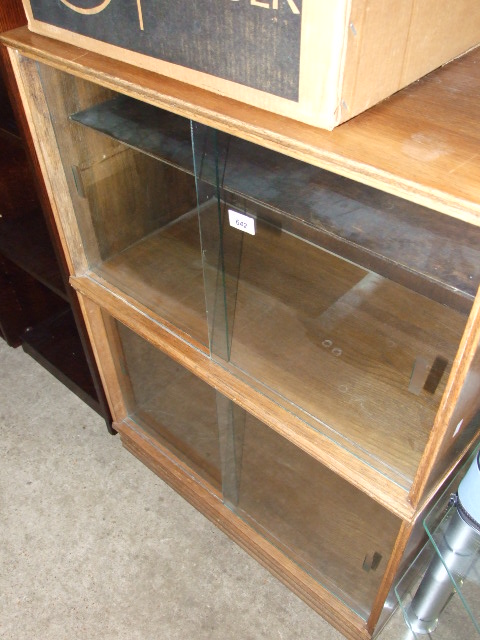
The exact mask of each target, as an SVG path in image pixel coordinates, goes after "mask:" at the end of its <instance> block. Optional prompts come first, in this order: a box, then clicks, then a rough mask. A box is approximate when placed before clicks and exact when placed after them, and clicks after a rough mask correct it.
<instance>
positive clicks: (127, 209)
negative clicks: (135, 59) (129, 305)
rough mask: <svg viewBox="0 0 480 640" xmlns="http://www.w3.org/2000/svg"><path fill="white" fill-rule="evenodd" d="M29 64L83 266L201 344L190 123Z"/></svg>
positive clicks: (203, 322) (205, 338)
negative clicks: (36, 77)
mask: <svg viewBox="0 0 480 640" xmlns="http://www.w3.org/2000/svg"><path fill="white" fill-rule="evenodd" d="M39 69H40V77H41V80H42V84H43V87H44V91H45V94H46V97H47V101H48V104H49V109H50V112H51V116H52V122H53V126H54V129H55V133H56V136H57V141H58V144H59V148H60V152H61V156H62V161H63V164H64V169H65V174H66V177H67V181H68V183H69V186H70V190H71V194H72V199H73V203H74V207H75V212H76V218H77V224H78V227H79V231H80V234H81V237H82V240H83V243H84V249H85V253H86V256H87V260H88V264H89V268H90V270H91V272H93V273H94V274H96V275H97V276H99V277H100V278H102V279H103V280H104V281H105V282H106V283H107V286H110V285H111V286H113V287H115V288H116V289H118V290H120V292H123V293H125V294H127V295H128V296H130V297H131V298H133V299H134V300H135V301H138V302H139V303H140V304H141V305H143V306H144V307H146V308H147V309H148V310H151V311H152V312H153V313H154V314H157V315H158V316H160V318H161V319H162V320H164V321H165V323H167V324H168V325H170V326H171V327H174V328H175V329H174V330H175V331H176V332H177V333H179V334H180V335H183V334H184V335H185V337H186V339H187V340H189V341H191V342H193V343H194V344H196V343H198V344H199V345H203V346H204V347H206V345H208V332H207V322H206V309H205V294H204V288H203V273H202V261H201V249H200V236H199V228H198V216H197V197H196V189H195V178H194V175H193V159H192V150H191V136H190V122H189V121H188V120H186V119H184V118H180V117H178V116H175V115H173V114H170V113H168V112H165V111H162V110H161V109H158V108H156V107H152V106H151V105H147V104H144V103H142V102H139V101H137V100H134V99H132V98H129V97H126V96H122V95H120V94H117V93H115V92H113V91H109V90H106V89H103V88H101V87H97V86H96V85H93V84H92V83H89V82H86V81H84V80H81V79H78V78H75V77H74V76H71V75H69V74H66V73H62V72H59V71H57V70H55V69H51V68H49V67H46V66H42V65H39Z"/></svg>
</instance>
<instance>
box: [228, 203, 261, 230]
mask: <svg viewBox="0 0 480 640" xmlns="http://www.w3.org/2000/svg"><path fill="white" fill-rule="evenodd" d="M228 221H229V223H230V226H231V227H235V229H240V231H244V232H245V233H249V234H250V235H251V236H254V235H255V218H251V217H250V216H246V215H245V214H244V213H239V212H238V211H234V210H233V209H229V210H228Z"/></svg>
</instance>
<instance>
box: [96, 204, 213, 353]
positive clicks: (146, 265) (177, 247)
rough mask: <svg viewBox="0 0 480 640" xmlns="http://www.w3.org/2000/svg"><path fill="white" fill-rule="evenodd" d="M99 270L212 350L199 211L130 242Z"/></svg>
mask: <svg viewBox="0 0 480 640" xmlns="http://www.w3.org/2000/svg"><path fill="white" fill-rule="evenodd" d="M93 271H94V272H95V273H97V274H98V275H99V276H101V277H102V278H103V279H104V280H105V281H106V282H107V283H111V284H113V285H114V286H115V287H117V288H118V289H119V290H120V291H123V292H124V293H127V295H129V296H131V297H132V298H133V299H135V300H137V301H138V302H141V303H142V304H143V305H144V306H146V307H147V308H148V309H151V310H152V311H153V312H155V313H156V314H159V315H160V316H162V318H164V319H165V320H166V321H167V322H168V323H170V324H172V325H175V326H176V327H177V328H178V329H179V330H180V331H181V332H183V333H185V334H186V335H187V336H189V337H190V339H191V340H193V342H194V343H198V344H199V345H200V346H201V348H202V347H203V349H204V350H207V349H208V329H207V316H206V309H205V294H204V291H203V271H202V259H201V248H200V237H199V232H198V219H197V212H196V210H195V211H192V212H189V213H187V214H185V215H184V216H182V217H181V218H179V219H177V220H175V221H174V222H173V223H171V224H170V225H167V226H166V227H163V228H161V229H159V230H158V231H156V232H154V233H152V234H150V235H148V236H147V237H145V238H143V239H142V240H140V241H138V242H136V243H135V244H133V245H131V246H129V247H127V248H126V249H124V250H123V251H122V252H120V253H118V254H116V255H114V256H113V257H111V258H109V259H108V260H106V261H105V262H102V263H100V264H99V265H98V266H96V267H95V268H94V269H93Z"/></svg>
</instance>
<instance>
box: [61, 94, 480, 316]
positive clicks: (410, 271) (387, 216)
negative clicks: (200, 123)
mask: <svg viewBox="0 0 480 640" xmlns="http://www.w3.org/2000/svg"><path fill="white" fill-rule="evenodd" d="M71 118H72V120H74V121H75V122H78V123H80V124H83V125H84V126H87V127H89V128H91V129H94V130H95V131H98V132H101V133H103V134H105V135H108V136H109V137H111V138H113V139H115V140H117V141H120V142H123V143H124V144H126V145H128V146H129V147H131V148H133V149H135V150H137V151H141V152H142V153H146V154H147V155H150V156H152V157H154V158H157V159H159V160H161V161H162V162H166V163H168V164H172V165H174V166H175V167H177V168H179V169H181V170H183V171H186V172H187V173H193V159H192V142H191V139H190V123H189V121H188V120H187V119H185V118H182V117H180V116H176V115H175V114H172V113H169V112H166V111H159V110H158V109H157V108H155V107H153V106H151V105H149V104H145V103H142V102H140V101H139V100H135V99H133V98H129V97H127V96H118V97H116V98H114V99H112V100H108V101H107V102H104V103H100V104H97V105H95V106H93V107H91V108H89V109H86V110H84V111H82V112H79V113H76V114H74V115H72V116H71ZM200 137H201V136H200ZM212 137H213V133H212V134H211V135H210V136H208V134H207V135H205V140H204V144H203V145H202V148H201V149H197V150H196V152H197V156H198V158H197V159H198V165H199V166H198V171H199V176H200V179H201V180H202V181H205V182H207V183H208V184H212V185H213V184H214V182H215V177H216V169H217V167H218V172H219V174H220V175H221V176H222V188H223V189H224V190H225V191H228V192H230V193H233V194H235V195H241V196H246V197H248V198H249V202H250V209H251V212H252V213H255V208H256V206H257V205H260V207H264V209H263V210H261V212H260V215H262V216H267V217H268V218H270V220H271V221H272V222H277V223H278V224H279V226H283V227H290V229H291V230H292V231H293V232H295V231H297V232H298V233H299V235H302V234H308V233H310V237H311V239H312V241H315V240H316V241H317V242H318V243H319V244H322V243H323V244H324V246H325V245H326V246H327V247H328V248H331V249H332V250H337V251H339V252H341V253H342V255H346V256H348V257H350V258H351V259H352V260H355V261H356V262H358V263H359V264H361V265H363V266H365V267H366V268H370V269H375V270H377V271H378V273H380V274H382V275H386V276H387V277H389V278H391V279H394V280H395V281H397V282H400V283H402V284H406V283H408V285H409V286H411V287H413V288H415V289H416V290H418V291H420V292H421V293H422V292H425V293H427V294H428V295H429V296H431V297H434V298H435V299H437V300H438V301H440V302H442V303H445V304H450V305H452V306H455V307H457V308H460V309H462V310H464V311H468V310H469V309H470V306H471V304H472V302H473V298H474V297H475V294H476V287H475V283H477V282H478V281H479V280H480V227H473V228H472V226H471V225H468V224H466V223H462V222H459V221H458V220H453V219H451V218H447V217H445V218H444V217H441V216H438V215H437V214H436V213H435V212H433V211H431V210H430V209H428V208H426V207H422V206H420V205H416V204H413V203H411V202H409V201H405V200H404V199H402V198H398V197H395V196H392V195H389V194H387V193H385V192H382V191H379V190H378V189H374V188H372V187H368V186H365V185H359V184H358V183H356V182H354V181H352V180H349V179H346V178H343V177H342V176H338V175H335V174H333V173H331V172H329V171H325V170H322V169H319V168H317V167H314V166H312V165H309V164H306V163H304V162H300V161H298V160H295V159H294V158H291V157H288V156H284V155H279V154H277V153H274V152H272V151H271V150H269V149H266V148H264V147H260V146H258V145H252V144H251V143H248V142H246V141H244V140H241V139H239V138H230V137H228V136H225V135H224V134H221V133H216V134H215V139H214V140H213V139H212ZM215 161H216V162H217V163H218V165H217V166H215ZM252 175H254V176H255V179H254V180H252ZM298 185H302V187H301V189H299V188H298ZM265 208H268V210H269V211H268V212H267V211H266V210H265ZM298 221H302V222H304V223H305V224H306V225H307V226H308V227H310V228H311V230H310V231H308V230H305V227H303V228H302V225H300V224H299V223H298ZM315 231H318V234H316V235H315Z"/></svg>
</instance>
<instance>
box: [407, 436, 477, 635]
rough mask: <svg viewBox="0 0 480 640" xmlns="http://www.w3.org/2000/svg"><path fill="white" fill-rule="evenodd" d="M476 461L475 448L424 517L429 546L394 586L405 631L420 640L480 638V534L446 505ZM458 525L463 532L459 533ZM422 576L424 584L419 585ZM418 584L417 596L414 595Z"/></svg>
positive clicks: (452, 506)
mask: <svg viewBox="0 0 480 640" xmlns="http://www.w3.org/2000/svg"><path fill="white" fill-rule="evenodd" d="M477 455H478V448H477V449H476V451H475V452H474V453H473V454H472V455H471V456H470V458H469V461H468V462H467V463H466V464H465V465H464V466H463V467H462V469H461V470H460V471H459V472H458V473H457V475H456V477H455V478H454V480H453V481H452V482H451V483H450V484H449V486H448V487H447V488H446V489H445V491H444V492H443V493H442V495H441V496H440V497H439V498H438V499H437V500H436V502H435V503H434V505H433V506H432V507H431V509H430V510H429V511H428V513H427V514H426V516H425V518H424V521H423V525H424V528H425V531H426V532H427V535H428V541H427V543H426V544H425V546H424V547H423V549H422V550H421V551H420V553H419V554H418V555H417V557H416V558H415V560H414V561H413V562H412V564H411V565H410V566H409V568H408V569H407V571H406V572H405V573H404V575H403V576H402V578H401V579H400V580H399V581H398V583H397V584H396V586H395V595H396V597H397V600H398V602H399V604H400V607H401V611H402V613H403V616H404V619H405V622H406V624H407V627H408V628H409V630H410V632H411V635H412V637H413V638H416V639H418V640H421V639H422V638H425V637H426V636H427V635H428V637H434V638H438V640H442V639H443V638H445V639H449V638H452V637H454V636H455V637H459V638H473V637H476V636H478V635H480V617H479V611H480V533H476V532H475V531H474V530H472V529H471V527H469V525H465V524H464V521H463V519H461V518H460V519H459V516H458V512H457V508H456V506H455V505H454V504H452V501H451V499H450V497H451V496H452V495H453V494H454V493H455V492H456V491H457V489H458V485H459V484H460V482H461V480H462V479H463V477H464V475H465V473H466V471H467V470H468V469H469V468H470V465H471V464H472V462H473V460H474V458H476V456H477ZM458 522H460V524H461V526H462V530H460V529H458V526H457V524H458ZM455 527H456V528H455ZM463 529H465V530H466V531H467V532H468V534H469V535H466V534H465V531H463ZM458 533H461V534H463V535H461V540H462V541H463V542H462V543H461V544H460V543H457V542H456V540H454V537H455V535H457V536H458ZM458 545H460V546H458ZM452 549H453V550H454V551H452ZM454 556H455V557H454ZM425 576H427V577H426V578H425V580H426V582H425V581H424V582H423V583H422V580H423V579H424V577H425ZM429 579H430V582H429ZM420 584H422V591H421V592H420V591H418V588H419V586H420ZM417 592H418V594H417ZM432 593H434V594H435V596H437V597H438V596H440V597H439V600H438V602H442V603H443V602H444V601H445V602H446V604H445V606H444V607H443V608H441V607H440V606H439V607H433V608H432V606H431V598H432V595H431V594H432ZM419 594H421V595H420V600H418V598H419ZM422 596H423V597H424V598H425V596H426V597H427V604H426V605H424V604H423V603H422V601H421V598H422ZM447 597H448V600H447ZM429 598H430V600H429ZM412 602H413V603H414V604H413V607H412ZM417 603H420V604H417ZM425 606H426V608H424V609H422V607H425ZM437 608H439V609H441V610H440V611H437ZM412 611H416V612H417V613H416V614H414V613H412ZM419 611H424V612H425V614H424V615H425V616H426V620H425V621H419V622H417V619H416V616H417V615H419ZM432 612H434V613H432ZM430 619H431V621H430ZM427 627H428V630H429V632H428V633H427ZM430 634H432V636H430Z"/></svg>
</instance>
